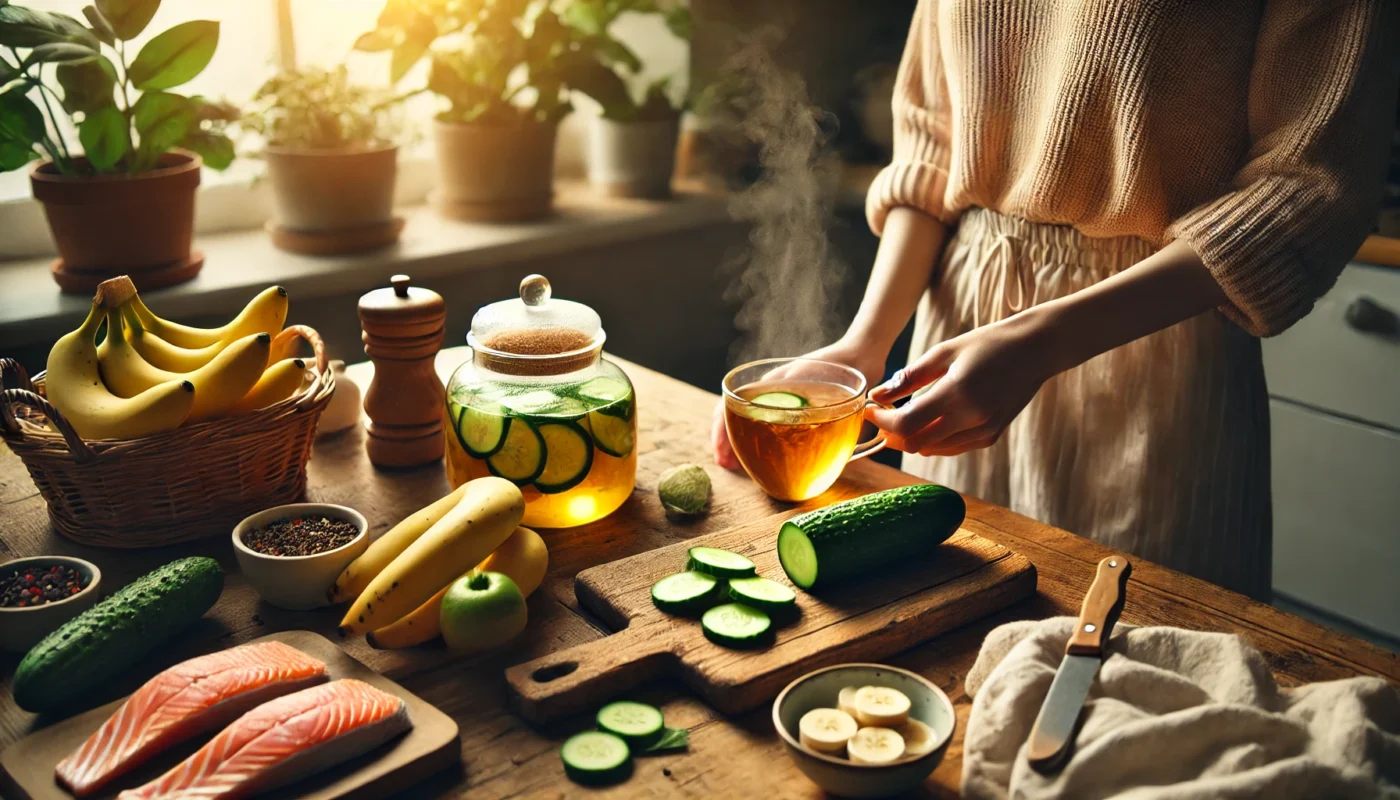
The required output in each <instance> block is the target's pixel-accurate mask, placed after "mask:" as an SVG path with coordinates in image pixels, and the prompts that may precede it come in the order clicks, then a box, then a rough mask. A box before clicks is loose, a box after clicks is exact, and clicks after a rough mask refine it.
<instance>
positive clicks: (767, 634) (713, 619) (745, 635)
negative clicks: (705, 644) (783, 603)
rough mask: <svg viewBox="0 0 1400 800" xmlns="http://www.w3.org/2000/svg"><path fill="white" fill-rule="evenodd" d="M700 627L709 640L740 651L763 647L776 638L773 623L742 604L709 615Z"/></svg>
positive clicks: (762, 614)
mask: <svg viewBox="0 0 1400 800" xmlns="http://www.w3.org/2000/svg"><path fill="white" fill-rule="evenodd" d="M700 627H701V629H703V630H704V631H705V638H706V639H709V640H710V641H712V642H714V643H715V644H718V645H723V646H725V647H733V648H736V649H745V648H750V647H762V646H764V645H766V644H768V643H769V642H770V641H771V640H772V638H773V620H771V619H769V617H768V615H767V614H765V613H764V612H762V611H759V610H758V609H756V608H753V607H752V606H746V605H743V604H741V603H725V604H724V605H722V606H715V607H714V608H712V609H710V610H709V611H706V612H705V615H704V616H703V617H701V618H700Z"/></svg>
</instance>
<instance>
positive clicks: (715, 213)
mask: <svg viewBox="0 0 1400 800" xmlns="http://www.w3.org/2000/svg"><path fill="white" fill-rule="evenodd" d="M554 199H555V213H554V215H553V216H551V217H549V218H546V219H543V220H540V221H537V222H527V223H518V224H509V225H502V224H487V223H468V222H457V221H454V220H447V219H443V218H442V217H440V216H438V215H437V214H436V213H435V212H434V211H433V210H432V209H431V208H428V207H426V206H413V207H408V208H402V209H399V213H400V214H402V215H403V216H404V217H405V218H406V219H407V225H406V226H405V227H404V232H403V236H402V237H401V240H400V241H399V243H398V244H397V245H394V246H393V247H390V248H386V249H383V250H376V251H372V252H369V253H363V254H357V255H348V256H302V255H296V254H294V253H286V252H283V251H281V250H278V249H277V248H275V247H273V245H272V242H271V240H270V239H269V238H268V236H267V234H266V233H264V232H263V231H262V230H256V229H255V230H244V231H236V232H228V233H218V234H212V235H202V236H198V237H197V238H196V239H195V248H196V249H197V250H200V251H202V252H203V253H204V256H205V264H204V269H203V270H202V271H201V272H200V274H199V275H198V277H196V278H195V279H194V280H192V281H190V282H188V283H184V284H181V285H179V286H174V287H171V288H169V289H162V290H159V291H158V292H153V293H152V295H153V296H154V297H155V298H157V299H156V302H158V303H159V307H160V309H161V315H162V316H166V317H170V318H172V319H177V320H178V319H186V318H193V317H199V316H204V315H219V314H223V313H225V312H226V311H227V310H228V309H230V308H237V307H239V306H240V305H241V304H242V303H244V302H246V301H247V299H248V298H249V297H250V296H252V294H254V293H255V292H256V291H257V290H259V289H261V288H263V287H266V286H269V285H272V284H278V285H281V286H285V287H286V288H287V290H288V291H289V292H290V293H291V294H292V296H293V297H296V298H297V300H298V301H299V302H305V301H307V300H310V299H312V298H316V297H325V296H331V295H335V294H344V293H347V292H356V291H368V290H369V289H371V288H373V287H375V286H380V285H387V284H388V279H389V276H390V275H392V274H394V273H396V272H406V273H409V274H411V275H412V276H413V278H414V280H415V281H416V282H422V283H429V282H431V281H432V279H433V278H435V277H439V276H444V275H452V274H460V273H462V272H469V271H471V270H475V269H483V268H486V267H491V266H496V265H499V264H501V263H503V262H509V261H513V260H518V259H527V258H539V257H541V256H549V255H553V254H559V253H566V252H569V251H571V250H574V249H577V248H584V247H594V246H598V245H606V244H609V243H613V242H618V241H623V240H630V239H641V238H646V237H649V236H655V235H659V234H664V233H670V232H674V231H679V230H687V229H692V228H696V227H701V226H704V225H711V224H715V223H718V222H723V221H725V220H727V219H728V218H729V217H728V212H727V211H726V207H725V202H724V199H723V198H722V197H720V196H718V195H715V194H713V193H706V192H704V191H684V192H681V193H679V194H677V195H676V197H675V198H673V199H672V200H668V201H652V200H628V199H622V198H612V197H603V196H601V195H599V194H598V193H596V192H594V191H593V190H592V189H591V188H589V186H588V185H587V184H585V183H582V182H579V181H558V182H556V184H555V198H554ZM51 262H52V258H48V257H45V258H31V259H23V260H15V261H0V285H3V286H4V287H5V291H4V292H3V293H0V342H4V343H5V344H6V346H8V347H18V346H21V345H26V344H33V343H36V342H46V341H53V340H54V339H56V338H57V337H59V336H61V335H63V334H64V333H66V332H67V331H68V330H69V329H71V328H72V327H73V326H74V325H75V324H76V323H77V322H78V321H79V320H80V319H81V317H82V315H83V314H84V313H85V312H86V311H87V308H88V305H89V304H90V302H91V300H90V298H88V297H86V296H83V295H75V294H62V293H60V292H59V291H58V286H57V285H56V284H55V283H54V282H53V278H52V277H51V276H50V275H49V265H50V263H51Z"/></svg>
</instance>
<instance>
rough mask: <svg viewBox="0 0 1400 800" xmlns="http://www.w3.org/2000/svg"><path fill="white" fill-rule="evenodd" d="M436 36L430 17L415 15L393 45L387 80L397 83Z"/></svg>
mask: <svg viewBox="0 0 1400 800" xmlns="http://www.w3.org/2000/svg"><path fill="white" fill-rule="evenodd" d="M436 38H437V26H436V25H434V24H433V20H432V18H431V17H428V16H426V15H422V14H420V15H418V16H415V17H414V18H413V19H412V20H411V21H410V23H409V24H408V25H407V26H405V27H404V29H403V39H402V40H401V41H399V43H398V44H397V45H395V46H394V54H393V56H392V58H391V59H390V64H389V82H390V83H397V82H398V80H399V79H400V78H402V77H403V76H404V75H405V74H406V73H407V72H408V71H409V70H410V69H413V65H414V64H417V63H418V61H419V59H421V58H422V57H423V54H424V53H426V52H428V46H429V45H431V44H432V43H433V40H434V39H436Z"/></svg>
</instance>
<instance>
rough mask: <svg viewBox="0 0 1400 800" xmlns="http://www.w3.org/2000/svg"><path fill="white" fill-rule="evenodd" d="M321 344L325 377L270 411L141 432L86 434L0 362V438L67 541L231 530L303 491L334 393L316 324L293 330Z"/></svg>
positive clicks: (40, 388)
mask: <svg viewBox="0 0 1400 800" xmlns="http://www.w3.org/2000/svg"><path fill="white" fill-rule="evenodd" d="M288 330H289V331H291V330H296V332H297V334H298V335H300V336H302V338H305V339H306V340H307V341H309V342H310V343H311V345H312V347H313V348H314V349H315V351H316V376H315V378H314V379H313V380H312V382H311V383H310V385H308V386H307V387H306V388H305V389H304V390H302V392H301V393H299V394H297V395H294V396H292V397H289V398H287V399H286V400H283V401H281V402H278V403H275V404H273V405H271V406H268V407H267V408H263V409H259V410H257V411H253V412H250V413H247V414H241V415H239V416H237V417H229V418H226V419H217V420H208V421H205V422H197V423H194V424H190V425H183V426H181V427H179V428H176V429H175V430H173V431H168V432H165V433H160V434H156V435H154V436H148V437H145V438H141V439H102V440H92V441H85V440H83V439H82V438H81V437H80V436H78V434H77V432H75V431H74V430H73V426H72V425H70V424H69V423H68V420H66V419H64V418H63V415H62V414H61V413H59V411H58V409H56V408H54V407H53V406H52V405H51V404H50V403H49V402H48V401H47V400H45V399H44V396H43V395H44V380H43V378H44V376H43V373H40V374H39V375H36V376H35V377H34V380H33V381H32V382H31V381H30V380H29V376H28V375H27V374H26V373H25V371H24V369H23V368H22V367H20V366H19V364H18V363H16V362H14V361H12V360H10V359H0V380H3V381H4V385H6V386H12V385H15V384H16V383H17V384H18V386H19V388H11V389H5V390H4V392H3V393H0V438H3V440H4V442H5V444H7V445H9V447H10V449H11V450H13V451H14V452H15V454H16V455H18V456H19V457H20V459H21V460H22V461H23V462H24V466H25V468H26V469H28V470H29V475H30V477H32V478H33V479H34V483H35V485H36V486H38V487H39V493H40V494H42V495H43V496H44V500H45V501H46V502H48V504H49V519H51V520H52V521H53V525H54V527H55V528H57V529H58V532H59V533H62V534H63V535H64V536H67V537H68V538H70V539H72V540H74V541H76V542H80V543H82V544H87V545H94V546H97V547H160V546H163V545H168V544H174V543H176V542H187V541H191V540H194V539H201V538H204V537H206V536H215V535H223V536H227V535H228V534H229V531H230V530H232V529H233V526H234V525H235V524H237V522H238V521H239V520H241V519H243V518H244V517H246V516H248V515H249V514H252V513H253V512H255V511H261V510H262V509H264V508H267V507H269V506H274V505H280V504H282V503H290V502H294V501H296V500H298V499H300V498H301V497H302V495H303V493H304V492H305V491H306V462H307V461H308V460H309V459H310V458H311V443H312V440H313V439H314V438H315V433H316V422H317V421H318V420H319V419H320V418H321V412H322V411H323V410H325V408H326V405H327V404H328V403H329V402H330V398H331V392H333V391H335V375H334V374H333V372H332V371H331V370H330V369H329V368H328V366H327V363H326V353H325V347H324V346H323V345H322V343H321V339H320V337H319V336H317V335H316V332H315V331H313V330H311V329H310V328H306V327H305V326H295V327H294V328H289V329H288Z"/></svg>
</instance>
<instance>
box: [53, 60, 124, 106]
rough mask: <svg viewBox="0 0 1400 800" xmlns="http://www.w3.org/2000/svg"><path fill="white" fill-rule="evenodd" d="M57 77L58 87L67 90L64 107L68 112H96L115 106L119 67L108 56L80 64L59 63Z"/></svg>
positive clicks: (64, 91) (64, 94) (64, 93)
mask: <svg viewBox="0 0 1400 800" xmlns="http://www.w3.org/2000/svg"><path fill="white" fill-rule="evenodd" d="M54 74H55V75H56V76H57V78H58V85H59V86H62V87H63V108H64V110H65V111H67V112H68V113H70V114H73V113H76V112H78V111H96V110H97V109H99V108H105V107H107V106H110V105H112V89H113V87H114V86H115V85H116V82H117V68H116V67H114V66H112V62H111V61H108V60H107V57H106V56H98V57H97V58H94V59H92V60H90V61H82V62H79V63H76V64H59V65H58V68H57V69H55V70H54Z"/></svg>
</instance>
